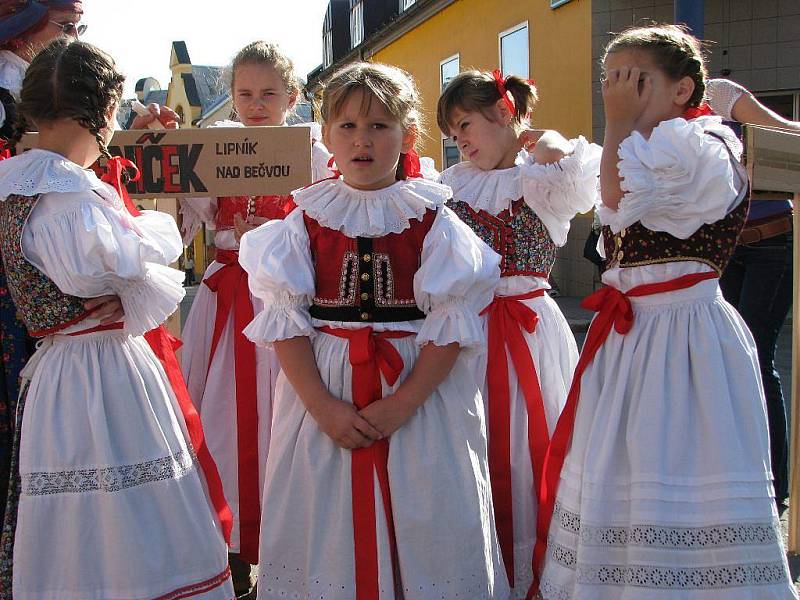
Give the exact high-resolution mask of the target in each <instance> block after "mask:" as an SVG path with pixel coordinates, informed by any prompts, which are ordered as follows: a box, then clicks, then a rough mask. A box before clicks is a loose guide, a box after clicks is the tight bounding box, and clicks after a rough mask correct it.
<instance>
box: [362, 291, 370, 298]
mask: <svg viewBox="0 0 800 600" xmlns="http://www.w3.org/2000/svg"><path fill="white" fill-rule="evenodd" d="M361 299H362V300H369V294H368V293H366V292H364V293H363V294H361Z"/></svg>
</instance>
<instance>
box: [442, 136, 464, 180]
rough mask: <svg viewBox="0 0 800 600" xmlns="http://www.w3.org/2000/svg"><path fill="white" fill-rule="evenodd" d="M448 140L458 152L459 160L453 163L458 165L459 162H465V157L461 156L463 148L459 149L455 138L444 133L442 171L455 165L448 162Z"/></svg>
mask: <svg viewBox="0 0 800 600" xmlns="http://www.w3.org/2000/svg"><path fill="white" fill-rule="evenodd" d="M447 142H450V143H451V144H453V145H454V146H455V149H456V152H457V153H458V160H457V161H456V162H455V163H453V164H455V165H457V164H458V163H460V162H463V157H462V156H461V150H459V149H458V144H456V143H455V142H454V141H453V138H451V137H447V136H445V135H444V134H442V144H441V151H442V171H444V170H445V169H448V168H450V167H452V166H453V165H448V164H447V149H446V144H447Z"/></svg>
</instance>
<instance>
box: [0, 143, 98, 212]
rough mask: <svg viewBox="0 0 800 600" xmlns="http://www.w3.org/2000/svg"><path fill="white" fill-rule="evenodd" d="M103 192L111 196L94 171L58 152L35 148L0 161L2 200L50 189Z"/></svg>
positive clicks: (50, 190)
mask: <svg viewBox="0 0 800 600" xmlns="http://www.w3.org/2000/svg"><path fill="white" fill-rule="evenodd" d="M90 190H93V191H99V192H102V196H103V197H104V198H108V197H109V196H111V195H112V194H111V191H110V188H109V187H108V186H107V185H106V184H105V183H103V182H102V181H100V180H99V179H98V178H97V175H95V174H94V171H92V170H91V169H84V168H82V167H80V166H79V165H77V164H75V163H74V162H72V161H71V160H68V159H66V158H64V157H63V156H61V155H60V154H57V153H55V152H50V151H49V150H39V149H33V150H28V151H27V152H25V153H23V154H20V155H19V156H15V157H13V158H8V159H6V160H3V161H0V200H5V199H6V198H7V197H8V196H11V195H18V196H36V195H38V194H47V193H48V192H61V193H65V192H86V191H90Z"/></svg>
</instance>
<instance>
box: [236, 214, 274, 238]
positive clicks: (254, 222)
mask: <svg viewBox="0 0 800 600" xmlns="http://www.w3.org/2000/svg"><path fill="white" fill-rule="evenodd" d="M267 221H268V219H264V218H262V217H253V218H252V219H250V220H249V221H245V220H244V219H243V218H242V216H241V215H240V214H239V213H236V214H235V215H233V237H234V238H235V239H236V241H237V242H239V241H240V240H241V239H242V236H243V235H244V234H245V233H247V232H248V231H250V230H252V229H255V228H256V227H258V226H259V225H263V224H264V223H266V222H267Z"/></svg>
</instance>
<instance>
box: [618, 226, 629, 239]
mask: <svg viewBox="0 0 800 600" xmlns="http://www.w3.org/2000/svg"><path fill="white" fill-rule="evenodd" d="M626 233H628V230H627V229H625V228H624V227H623V228H622V229H621V230H620V232H619V237H621V238H624V237H625V234H626Z"/></svg>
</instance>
